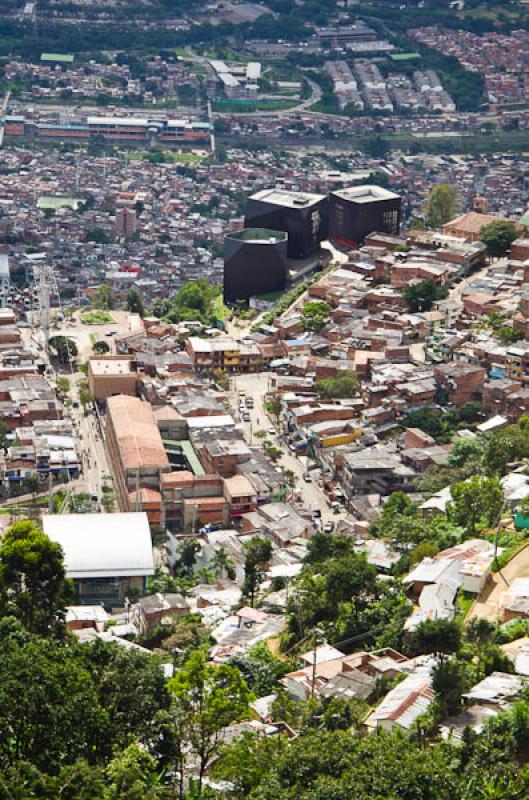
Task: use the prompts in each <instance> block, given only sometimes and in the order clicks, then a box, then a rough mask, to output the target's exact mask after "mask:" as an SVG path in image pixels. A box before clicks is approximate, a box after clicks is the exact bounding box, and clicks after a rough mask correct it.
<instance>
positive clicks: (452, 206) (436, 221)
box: [423, 183, 458, 228]
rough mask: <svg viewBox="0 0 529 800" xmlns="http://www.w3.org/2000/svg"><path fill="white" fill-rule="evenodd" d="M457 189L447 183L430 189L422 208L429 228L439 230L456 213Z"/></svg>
mask: <svg viewBox="0 0 529 800" xmlns="http://www.w3.org/2000/svg"><path fill="white" fill-rule="evenodd" d="M457 206H458V197H457V189H456V187H455V186H451V185H450V184H449V183H440V184H438V185H437V186H434V187H433V189H431V191H430V194H429V195H428V199H427V201H426V203H425V206H424V209H423V211H424V215H425V218H426V222H427V224H428V225H429V226H430V227H431V228H441V227H442V226H443V225H445V224H446V223H447V222H449V220H451V219H452V218H453V217H454V216H455V215H456V213H457Z"/></svg>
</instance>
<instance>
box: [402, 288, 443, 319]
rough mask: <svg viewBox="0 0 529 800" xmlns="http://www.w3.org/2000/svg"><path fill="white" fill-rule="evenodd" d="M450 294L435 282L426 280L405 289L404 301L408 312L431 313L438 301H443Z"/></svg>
mask: <svg viewBox="0 0 529 800" xmlns="http://www.w3.org/2000/svg"><path fill="white" fill-rule="evenodd" d="M447 294H448V290H447V288H446V287H441V286H438V285H437V284H436V283H435V281H432V280H426V281H419V282H418V283H411V284H410V285H409V286H407V287H406V288H405V289H404V299H405V300H406V303H407V305H408V311H411V312H412V313H414V312H416V311H429V310H430V309H431V307H432V305H433V304H434V302H435V301H436V300H442V299H443V298H444V297H446V296H447Z"/></svg>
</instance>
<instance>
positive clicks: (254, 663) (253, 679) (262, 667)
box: [229, 642, 292, 697]
mask: <svg viewBox="0 0 529 800" xmlns="http://www.w3.org/2000/svg"><path fill="white" fill-rule="evenodd" d="M229 663H230V664H231V665H232V666H233V667H237V669H238V670H239V671H240V672H241V674H242V676H243V678H244V680H245V681H246V683H247V685H248V687H249V689H251V691H252V692H255V694H256V695H257V696H258V697H262V696H263V695H267V694H271V692H274V691H276V690H277V689H278V686H279V681H280V680H281V678H283V676H284V675H286V673H287V672H290V670H291V667H292V664H291V663H290V662H289V661H287V660H286V659H284V658H278V657H277V656H275V655H274V654H273V653H272V652H271V651H270V650H269V648H268V645H267V644H266V642H258V644H254V645H253V646H252V647H250V649H249V650H248V652H247V653H246V654H244V655H235V656H233V657H232V658H231V659H230V661H229Z"/></svg>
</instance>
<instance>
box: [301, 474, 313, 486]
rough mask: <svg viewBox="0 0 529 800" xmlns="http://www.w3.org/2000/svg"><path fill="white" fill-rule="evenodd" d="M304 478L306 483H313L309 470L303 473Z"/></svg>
mask: <svg viewBox="0 0 529 800" xmlns="http://www.w3.org/2000/svg"><path fill="white" fill-rule="evenodd" d="M303 480H304V481H305V483H312V477H311V476H310V475H309V473H308V472H305V474H304V475H303Z"/></svg>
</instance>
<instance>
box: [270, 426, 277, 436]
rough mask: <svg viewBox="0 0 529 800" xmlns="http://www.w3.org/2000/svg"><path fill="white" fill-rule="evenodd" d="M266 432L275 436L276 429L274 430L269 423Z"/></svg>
mask: <svg viewBox="0 0 529 800" xmlns="http://www.w3.org/2000/svg"><path fill="white" fill-rule="evenodd" d="M268 433H269V434H270V436H275V435H276V433H277V431H276V429H275V428H274V426H273V425H269V426H268Z"/></svg>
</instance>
